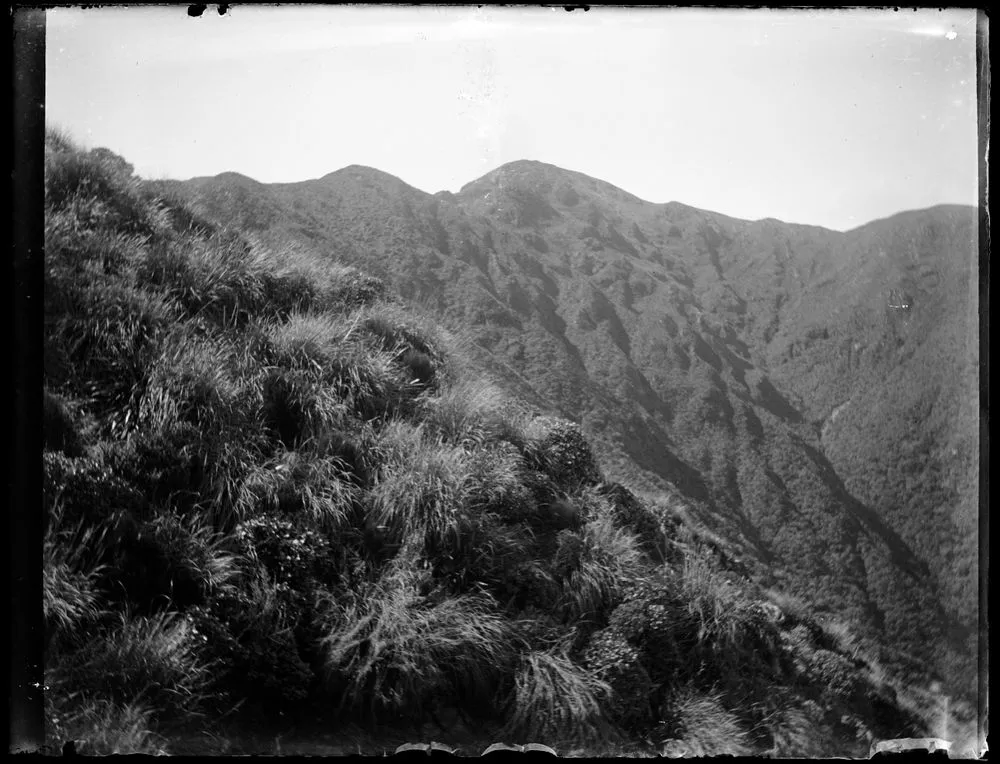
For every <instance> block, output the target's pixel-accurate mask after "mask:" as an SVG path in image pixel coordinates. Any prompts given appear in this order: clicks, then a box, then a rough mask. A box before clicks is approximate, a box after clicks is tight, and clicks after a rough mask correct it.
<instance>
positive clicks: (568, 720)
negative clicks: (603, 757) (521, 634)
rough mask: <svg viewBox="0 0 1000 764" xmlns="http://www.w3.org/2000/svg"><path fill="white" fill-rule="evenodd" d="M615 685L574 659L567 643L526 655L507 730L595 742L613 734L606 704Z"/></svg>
mask: <svg viewBox="0 0 1000 764" xmlns="http://www.w3.org/2000/svg"><path fill="white" fill-rule="evenodd" d="M609 697H611V686H610V685H609V684H608V683H607V682H604V681H602V680H600V679H598V678H597V677H595V676H594V675H593V674H591V673H590V672H588V671H587V670H586V669H584V668H582V667H581V666H579V665H578V664H576V663H574V662H573V661H572V660H571V659H570V658H569V657H568V655H567V654H566V651H565V647H555V648H550V649H549V650H545V651H537V650H536V651H531V652H528V653H526V654H524V655H523V656H522V657H521V662H520V666H519V668H518V670H517V674H516V676H515V678H514V687H513V689H512V690H511V693H510V695H509V697H508V699H507V708H508V712H507V713H508V717H507V724H506V727H505V729H504V734H505V735H507V736H512V737H514V738H515V739H518V740H523V741H525V742H546V743H570V744H572V743H584V744H586V743H596V742H600V741H604V740H607V739H608V738H609V737H613V736H614V727H613V725H612V724H611V722H610V721H609V719H608V716H607V713H606V710H605V706H604V703H605V702H606V700H607V699H608V698H609Z"/></svg>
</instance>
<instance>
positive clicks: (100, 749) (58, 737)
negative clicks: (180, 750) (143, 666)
mask: <svg viewBox="0 0 1000 764" xmlns="http://www.w3.org/2000/svg"><path fill="white" fill-rule="evenodd" d="M49 695H50V693H46V704H45V706H46V707H45V739H46V746H47V747H48V748H49V749H50V751H51V753H52V754H56V753H58V752H59V751H60V750H61V748H62V746H63V745H64V744H65V743H66V742H68V741H70V740H72V741H73V743H74V745H75V746H76V752H77V753H78V754H82V755H85V756H108V755H118V754H121V755H124V756H129V755H133V754H141V755H145V756H160V755H163V754H166V753H168V750H167V747H166V745H165V742H164V741H163V740H162V738H161V737H160V736H159V735H156V734H155V733H153V732H152V730H151V728H152V727H153V724H154V722H153V710H152V709H151V708H149V707H148V706H146V705H144V704H142V703H129V704H127V705H120V704H117V703H113V702H111V701H109V700H104V699H101V698H96V699H87V700H84V701H82V702H80V703H78V704H76V705H75V706H73V705H70V704H68V703H65V702H60V701H59V700H56V701H51V700H49Z"/></svg>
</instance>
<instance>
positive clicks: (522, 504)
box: [468, 443, 537, 523]
mask: <svg viewBox="0 0 1000 764" xmlns="http://www.w3.org/2000/svg"><path fill="white" fill-rule="evenodd" d="M468 502H469V505H470V506H471V507H472V508H473V509H475V510H476V511H478V512H491V513H494V514H496V515H497V516H498V517H500V518H503V519H504V520H505V521H507V522H515V523H516V522H521V521H524V520H527V519H528V518H530V517H532V516H533V515H535V514H536V512H537V507H536V505H535V500H534V496H533V495H532V493H531V490H530V489H529V487H528V486H527V485H525V467H524V458H523V457H522V456H521V453H520V452H519V451H518V450H517V449H516V448H515V447H514V446H512V445H510V444H509V443H498V444H494V445H492V447H486V448H480V449H476V450H474V451H472V453H471V455H470V462H469V486H468Z"/></svg>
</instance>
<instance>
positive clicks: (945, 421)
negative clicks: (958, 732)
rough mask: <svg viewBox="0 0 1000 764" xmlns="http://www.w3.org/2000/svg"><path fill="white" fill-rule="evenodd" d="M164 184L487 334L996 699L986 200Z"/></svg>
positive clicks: (583, 414)
mask: <svg viewBox="0 0 1000 764" xmlns="http://www.w3.org/2000/svg"><path fill="white" fill-rule="evenodd" d="M160 187H161V188H162V189H163V191H164V192H167V191H169V192H170V193H174V194H177V195H179V196H181V197H183V198H184V199H185V200H187V201H188V202H189V203H190V204H191V205H192V206H193V208H194V209H196V210H197V211H198V212H199V214H202V215H204V216H205V217H206V218H208V219H211V220H214V221H216V222H218V223H222V222H225V223H226V224H227V225H232V226H233V227H235V228H236V229H238V230H240V231H242V232H243V233H244V234H245V235H246V236H248V237H250V238H252V239H253V240H255V241H258V242H261V243H262V244H266V245H268V246H271V247H273V248H276V249H278V250H287V251H300V250H301V251H305V252H309V253H310V254H311V255H313V256H316V257H320V258H323V257H328V258H330V259H333V260H336V261H338V262H344V263H349V264H352V265H354V266H357V267H359V268H363V269H365V270H366V271H368V272H370V273H372V274H374V275H376V276H378V277H379V278H381V279H383V280H384V281H385V283H386V284H388V285H389V286H390V288H391V289H392V290H394V291H396V292H398V293H399V294H401V295H403V296H404V297H405V298H407V299H410V300H416V301H419V302H421V303H422V304H423V305H425V306H426V307H427V308H429V309H432V310H434V311H435V312H437V313H438V315H440V316H441V317H442V320H445V321H447V322H450V323H451V324H452V325H457V326H462V327H465V328H466V329H467V331H468V332H469V333H470V335H471V336H472V338H473V340H474V351H475V353H476V355H477V358H478V359H479V360H480V361H481V362H482V363H483V364H485V365H486V366H487V367H488V368H490V369H491V370H493V371H494V372H495V373H496V374H497V376H498V378H499V379H500V380H501V384H502V385H503V386H504V387H505V389H507V390H509V391H511V392H512V393H514V394H516V395H518V396H521V397H522V398H524V399H525V400H528V401H531V402H532V403H533V404H534V405H538V406H543V407H546V408H548V409H550V410H555V411H558V412H559V413H560V414H561V415H562V416H564V417H567V418H569V419H571V420H573V421H575V422H578V423H579V424H580V425H581V426H582V429H583V432H584V433H585V434H586V435H587V436H588V437H589V438H591V439H592V440H593V442H594V444H595V447H596V449H597V452H598V455H599V458H600V462H601V465H602V467H603V468H604V469H605V471H606V472H607V474H608V475H609V476H611V477H613V478H614V479H616V480H620V481H622V482H625V483H627V484H629V485H631V486H633V487H634V488H635V489H636V490H640V491H647V492H650V494H651V495H659V496H676V497H679V498H680V499H683V501H684V502H685V503H686V505H687V506H690V507H691V511H692V512H693V513H694V514H695V515H696V516H697V517H698V518H699V519H700V520H701V521H702V522H704V523H706V524H707V525H708V526H709V527H711V528H713V529H714V530H715V531H716V532H718V533H719V534H721V535H722V536H724V537H726V538H728V539H732V540H733V541H734V543H736V544H737V546H738V547H739V548H740V554H741V556H742V560H743V563H744V564H745V565H746V566H748V568H750V569H752V571H753V573H754V575H755V576H757V577H758V578H759V579H760V580H762V581H764V582H767V583H770V584H773V585H774V586H777V587H779V588H782V589H783V590H786V591H790V592H793V593H796V594H798V595H800V596H803V597H806V598H808V599H809V600H810V601H811V602H813V603H815V604H816V605H817V606H818V607H819V608H821V609H822V610H824V611H826V612H828V613H831V614H835V615H836V616H837V617H839V618H842V619H843V620H845V621H846V622H849V623H851V624H853V625H856V627H857V628H858V629H860V630H861V631H862V632H864V633H867V634H870V635H878V636H879V639H880V640H881V641H882V643H883V644H884V645H885V646H887V647H889V646H891V647H892V649H893V650H895V651H896V654H895V657H894V658H893V660H895V661H897V662H898V663H899V665H903V664H905V663H909V664H911V665H913V666H914V667H915V671H914V676H926V675H927V673H928V672H930V673H932V674H937V675H938V676H939V678H940V679H941V680H942V681H944V682H945V683H946V685H947V687H948V688H949V691H950V692H951V693H953V694H954V695H957V696H961V697H964V698H966V699H971V698H972V697H973V696H974V693H975V683H976V677H977V675H978V666H977V662H976V654H977V653H976V646H975V640H976V637H975V630H976V627H977V617H978V616H977V599H976V597H977V594H976V593H977V568H978V566H977V564H978V559H977V539H976V534H977V502H978V483H977V480H978V477H977V469H978V467H977V465H978V461H977V460H978V441H977V437H978V416H979V407H978V358H977V353H978V344H977V342H978V340H977V337H978V323H977V322H978V315H977V309H978V307H977V305H976V303H975V298H976V286H975V279H976V276H977V243H976V214H975V210H973V209H972V208H964V207H954V206H942V207H936V208H932V209H928V210H923V211H917V212H909V213H904V214H900V215H896V216H894V217H892V218H889V219H887V220H881V221H876V222H873V223H871V224H869V225H866V226H863V227H861V228H858V229H856V230H853V231H850V232H847V233H839V232H834V231H830V230H825V229H822V228H818V227H811V226H801V225H789V224H785V223H781V222H780V221H776V220H762V221H756V222H748V221H742V220H736V219H733V218H729V217H726V216H723V215H719V214H716V213H712V212H707V211H703V210H698V209H694V208H691V207H688V206H685V205H683V204H678V203H674V202H671V203H667V204H652V203H649V202H646V201H643V200H641V199H638V198H636V197H635V196H632V195H631V194H629V193H627V192H625V191H623V190H621V189H618V188H615V187H614V186H611V185H609V184H607V183H604V182H602V181H599V180H595V179H593V178H590V177H587V176H585V175H582V174H580V173H575V172H570V171H567V170H562V169H560V168H557V167H553V166H551V165H546V164H543V163H540V162H533V161H522V162H515V163H512V164H508V165H505V166H503V167H501V168H499V169H498V170H495V171H494V172H491V173H489V174H488V175H486V176H484V177H483V178H480V179H479V180H476V181H474V182H471V183H469V184H468V185H466V186H464V187H463V188H462V189H461V190H460V192H459V193H457V194H453V193H449V192H441V193H437V194H433V195H432V194H429V193H425V192H423V191H420V190H417V189H415V188H412V187H410V186H408V185H406V184H405V183H403V182H402V181H400V180H398V179H396V178H394V177H392V176H389V175H387V174H385V173H383V172H380V171H378V170H374V169H371V168H366V167H360V166H351V167H347V168H344V169H342V170H339V171H337V172H334V173H331V174H329V175H326V176H324V177H322V178H319V179H317V180H312V181H306V182H302V183H292V184H271V185H265V184H260V183H257V182H255V181H253V180H251V179H249V178H246V177H243V176H239V175H236V174H232V173H229V174H225V175H221V176H218V177H215V178H199V179H194V180H191V181H186V182H183V183H179V182H166V183H163V184H161V186H160Z"/></svg>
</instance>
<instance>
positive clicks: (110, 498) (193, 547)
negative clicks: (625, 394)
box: [42, 134, 934, 757]
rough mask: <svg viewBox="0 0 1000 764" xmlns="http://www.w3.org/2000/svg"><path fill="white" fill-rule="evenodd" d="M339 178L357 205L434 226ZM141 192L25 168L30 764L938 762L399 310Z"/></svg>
mask: <svg viewBox="0 0 1000 764" xmlns="http://www.w3.org/2000/svg"><path fill="white" fill-rule="evenodd" d="M351 172H355V171H353V170H352V171H351ZM358 174H360V181H359V182H360V183H362V187H361V189H360V190H357V193H356V195H355V196H354V197H353V198H354V199H355V201H356V202H357V204H358V205H359V206H364V205H367V204H372V205H374V206H375V208H381V206H380V205H381V204H382V202H381V201H379V200H383V201H384V199H385V198H386V197H385V196H384V195H383V192H384V191H386V189H387V188H388V189H389V190H390V191H392V193H393V194H399V195H402V197H401V198H400V197H399V196H392V195H391V194H390V195H389V196H388V198H389V199H390V200H391V201H392V204H394V205H398V207H396V208H395V209H396V210H397V212H398V213H399V215H400V219H401V220H406V219H408V216H409V215H410V214H411V213H412V216H413V218H414V219H416V220H418V221H419V220H421V219H422V218H421V216H422V215H425V214H428V212H427V211H428V209H430V208H429V207H422V206H419V205H417V204H416V203H414V205H413V206H412V207H408V206H407V198H406V195H407V194H410V193H412V191H410V190H407V189H406V188H405V187H403V186H401V185H399V184H393V183H392V182H391V181H388V180H386V179H385V178H384V176H379V175H377V174H372V173H369V172H367V171H358ZM355 180H358V179H357V178H355ZM221 182H222V183H223V184H229V183H234V184H235V185H234V186H233V188H236V189H239V188H242V189H243V190H244V191H246V194H248V195H249V196H248V197H247V198H244V199H243V201H241V202H239V203H240V204H241V205H246V206H245V207H242V208H243V209H253V210H267V209H272V210H275V209H277V210H278V213H277V214H278V217H277V218H276V219H282V220H283V219H286V218H285V215H284V212H283V209H282V207H281V204H283V202H280V201H278V202H275V201H273V200H272V201H270V202H269V201H267V200H266V199H264V200H261V199H258V198H257V195H258V194H260V193H261V188H262V187H260V186H258V185H255V184H253V183H250V182H247V181H246V179H243V178H239V177H235V178H234V177H232V176H230V177H229V178H226V179H223V181H221ZM322 182H334V181H330V180H329V179H325V180H324V181H322ZM336 182H339V181H336ZM352 182H353V181H352ZM211 183H212V182H211V181H209V182H208V185H209V186H211ZM163 191H164V189H163V187H162V184H150V183H145V182H143V181H141V180H140V179H138V178H136V177H135V176H134V175H133V173H132V168H131V167H130V166H129V165H128V164H127V162H125V161H124V160H123V159H121V158H120V157H117V156H115V155H114V154H112V153H111V152H109V151H106V150H94V151H90V152H84V151H81V150H80V149H78V148H76V147H74V146H73V144H72V143H71V142H70V141H68V140H67V139H66V138H64V137H61V136H59V135H57V134H51V135H49V136H48V139H47V142H46V178H45V193H46V197H45V198H46V207H45V213H46V220H45V236H46V238H45V248H46V261H45V314H44V315H45V327H44V331H45V334H44V339H45V367H44V379H45V388H44V390H43V391H42V394H43V400H44V404H45V408H44V414H45V419H44V423H43V424H44V433H43V434H44V445H45V450H44V453H43V464H44V476H45V478H44V486H43V506H44V510H45V512H46V520H45V538H44V571H43V574H44V587H43V595H44V600H43V612H44V621H45V627H46V635H45V638H46V650H45V684H46V691H45V699H46V733H47V739H48V743H49V744H50V745H51V746H52V750H59V749H61V747H62V745H63V743H64V742H66V741H67V740H74V741H76V742H77V744H78V749H79V750H80V751H81V752H86V753H135V752H139V753H155V752H164V751H167V752H169V751H173V752H183V753H226V752H228V753H254V752H256V753H261V752H264V753H279V752H281V751H282V748H281V743H280V741H281V740H282V739H285V740H286V744H288V745H291V746H292V747H293V750H296V751H300V752H306V753H318V752H323V751H326V752H330V750H331V748H332V749H333V750H336V751H339V752H345V751H346V750H350V751H352V752H353V751H355V750H362V747H363V748H364V750H365V751H366V752H369V753H379V752H383V751H384V750H385V745H386V743H387V741H389V740H396V739H398V736H399V735H404V736H408V737H410V739H414V738H416V739H418V740H425V741H426V740H427V739H428V738H429V737H431V736H433V737H434V738H435V739H438V740H442V739H443V740H446V741H448V742H451V743H452V744H453V745H462V746H466V749H465V752H468V753H478V752H480V751H481V750H482V749H483V748H485V746H486V745H488V744H489V743H491V742H495V741H497V740H507V741H510V742H515V743H527V742H541V743H545V744H548V745H552V746H555V747H557V748H558V750H560V752H566V753H571V752H577V753H580V752H583V753H586V752H590V753H595V752H596V753H602V752H603V753H605V754H607V753H629V754H632V755H636V754H639V755H642V754H645V755H649V756H653V755H656V754H657V753H664V752H669V753H670V754H671V755H673V754H678V753H681V754H685V753H686V754H695V755H714V754H750V755H753V754H757V755H763V754H768V755H777V756H786V755H803V756H820V755H825V756H829V755H841V756H854V757H857V756H863V755H864V754H865V753H866V752H867V750H868V748H869V744H870V743H871V742H872V741H873V740H877V739H884V738H893V737H907V736H915V735H922V734H926V733H928V732H931V731H932V729H931V725H932V724H933V718H932V717H931V716H930V715H928V711H929V710H932V706H933V700H934V699H933V698H927V697H920V696H918V695H915V694H913V693H907V688H906V686H905V684H901V683H900V682H899V681H898V680H897V679H896V678H894V677H893V676H892V675H891V673H889V672H887V671H886V669H885V666H883V664H882V663H881V662H880V660H879V657H878V650H877V649H876V646H875V645H873V644H872V643H871V642H869V641H867V640H865V639H864V638H863V636H861V635H857V634H854V633H853V632H852V630H851V629H850V628H848V627H847V626H845V625H844V624H842V623H841V624H838V623H834V622H831V621H827V620H823V619H821V618H818V617H817V616H816V615H815V614H814V613H813V612H811V611H810V609H809V608H808V607H806V606H805V605H804V604H803V603H801V602H798V601H797V600H796V599H795V598H793V597H789V596H788V595H787V594H783V593H781V592H779V591H776V590H767V589H764V588H762V587H761V586H760V585H759V584H758V583H755V582H754V581H752V580H750V579H749V578H748V577H747V576H746V575H744V572H743V571H742V566H741V565H740V564H739V563H738V562H737V561H735V560H734V559H733V553H732V549H731V548H729V547H728V545H727V544H726V543H725V542H723V541H722V540H721V539H718V538H716V537H715V536H713V534H711V533H710V532H709V531H708V530H707V529H705V528H704V527H703V526H701V525H700V524H699V523H698V521H697V519H696V517H695V515H696V514H697V513H696V512H695V511H694V508H692V507H688V506H687V505H686V503H685V502H684V501H682V500H681V499H680V498H679V497H678V496H676V495H675V496H673V497H670V496H662V497H660V498H659V499H657V500H656V501H645V500H643V499H642V498H640V497H639V496H636V495H635V494H634V493H633V492H632V491H630V490H629V489H628V488H626V487H625V486H624V485H622V484H620V483H617V482H614V481H613V480H610V479H609V477H608V475H607V474H605V473H604V472H602V470H601V468H600V466H599V464H598V462H597V460H596V458H595V455H594V453H593V450H592V448H591V446H590V444H589V443H588V441H587V440H586V439H585V438H584V437H583V435H582V434H581V432H580V429H579V427H577V426H576V425H574V424H573V423H571V422H569V421H567V420H565V419H561V418H559V417H556V416H552V415H551V412H549V414H546V413H545V412H543V411H538V410H537V409H534V410H533V408H532V406H531V405H530V404H526V403H524V402H522V401H519V400H517V399H516V398H514V397H512V396H510V395H509V394H506V393H504V392H503V391H502V390H501V389H500V388H499V387H497V386H496V385H495V384H493V383H492V382H491V381H490V380H489V378H488V376H487V375H486V374H485V373H484V372H483V370H481V369H480V368H479V366H478V364H477V363H476V361H475V359H474V358H472V357H470V356H468V355H467V353H466V351H465V350H464V349H463V343H462V342H460V341H459V340H457V339H456V338H455V336H454V335H453V334H452V333H450V332H448V331H447V330H445V329H444V328H443V327H442V326H441V325H440V324H439V323H438V322H437V321H436V320H435V319H434V318H433V317H432V316H431V315H430V314H428V313H427V312H426V311H423V310H420V309H417V308H415V307H413V306H412V305H407V304H406V303H405V302H402V301H400V300H399V299H398V298H397V297H395V296H393V295H392V293H391V291H390V290H388V289H387V288H386V285H385V284H384V283H383V282H382V281H380V280H379V279H378V278H376V277H373V276H371V275H366V274H364V273H363V272H361V271H358V270H356V269H355V268H353V267H351V266H350V265H345V264H343V263H338V262H337V261H335V260H332V259H330V258H317V257H314V256H311V255H309V254H306V253H303V252H301V251H299V252H292V251H289V250H287V249H286V250H284V251H282V250H275V249H270V248H266V247H264V246H262V245H260V244H255V243H253V242H251V241H250V240H248V239H247V238H246V236H245V235H244V234H241V233H239V232H236V231H234V230H232V229H229V228H226V227H223V226H220V225H219V224H217V223H213V222H211V221H210V220H207V219H205V218H204V217H202V216H201V214H199V213H198V211H194V210H191V209H189V208H187V207H185V206H184V205H183V204H181V203H179V202H178V201H177V199H176V198H175V197H171V196H169V195H165V194H164V193H163ZM240 193H241V192H240V191H237V190H234V191H233V192H232V194H231V195H230V196H220V197H218V198H219V199H221V200H222V202H220V204H226V203H229V202H227V201H226V200H227V199H230V200H232V199H239V198H240ZM414 199H415V202H419V201H420V199H421V197H420V196H419V195H415V197H414ZM423 201H424V202H427V200H426V199H424V200H423ZM346 206H347V205H345V207H346ZM408 209H409V211H407V210H408ZM344 214H345V220H348V219H351V218H350V215H349V210H345V211H344ZM234 219H235V218H234ZM256 219H258V220H260V219H261V218H256ZM430 219H431V220H433V219H434V218H433V217H432V218H430ZM239 221H240V224H241V225H246V224H247V223H248V222H249V218H241V219H239ZM356 225H357V226H358V229H357V230H359V231H361V230H365V223H364V221H362V222H356ZM387 226H389V227H390V228H391V226H392V223H391V221H390V222H387ZM371 230H378V227H377V226H375V225H374V224H373V225H372V229H371ZM404 230H405V228H404ZM431 232H432V233H433V231H431ZM449 246H450V245H449ZM441 257H442V261H443V259H444V255H442V256H441ZM525 288H526V287H525ZM588 357H589V351H588V354H582V353H581V363H584V362H585V361H586V359H587V358H588ZM727 373H728V372H727ZM593 389H595V390H599V389H600V388H599V386H598V385H596V384H594V387H593ZM543 392H545V393H548V392H550V391H546V390H544V388H543ZM748 405H750V404H748ZM706 490H708V491H709V494H710V493H711V489H709V488H706ZM441 719H445V720H448V721H446V722H442V721H441ZM461 719H464V720H465V721H464V722H461V721H457V720H461ZM362 722H364V723H366V724H368V725H369V732H368V733H366V734H367V737H365V735H364V734H359V733H357V730H358V729H359V728H358V727H357V726H355V725H357V724H359V723H362ZM428 723H436V724H437V725H438V726H437V727H427V726H426V725H427V724H428ZM233 724H235V725H236V727H235V728H237V729H242V730H246V729H248V725H249V728H250V729H252V730H253V737H252V738H251V737H247V738H245V739H248V740H249V739H257V738H258V737H259V736H261V735H263V736H265V737H266V739H267V740H271V739H273V740H274V741H275V742H274V744H273V747H271V746H270V744H268V745H265V746H264V748H263V750H260V749H257V748H255V747H254V745H252V744H249V743H245V742H244V743H242V744H239V743H237V745H236V746H235V748H236V750H234V746H233V744H232V741H231V740H230V739H229V738H228V737H227V735H231V734H232V733H231V732H230V730H232V729H234V727H233V726H231V725H233ZM310 724H312V725H314V726H313V727H312V728H311V729H317V730H322V735H323V737H322V739H319V738H317V739H313V740H310V739H308V736H307V737H306V738H303V737H302V732H301V731H302V730H303V729H307V728H309V727H308V725H310ZM378 724H381V725H382V726H381V727H379V726H377V725H378ZM241 725H242V726H241ZM317 725H318V726H317ZM386 725H388V727H387V726H386ZM371 730H375V732H374V733H373V732H371ZM338 733H339V734H341V735H343V736H345V737H343V738H342V739H339V742H338V743H337V745H332V744H330V743H328V742H326V741H327V740H328V738H329V736H330V735H331V734H333V735H334V737H336V735H337V734H338ZM348 733H350V734H351V735H356V736H354V737H349V736H347V734H348ZM316 734H317V735H319V734H320V733H319V732H316ZM240 736H241V737H242V733H240ZM404 739H405V738H404ZM362 740H363V741H364V742H363V743H362ZM348 744H349V745H348ZM338 746H339V747H338Z"/></svg>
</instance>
